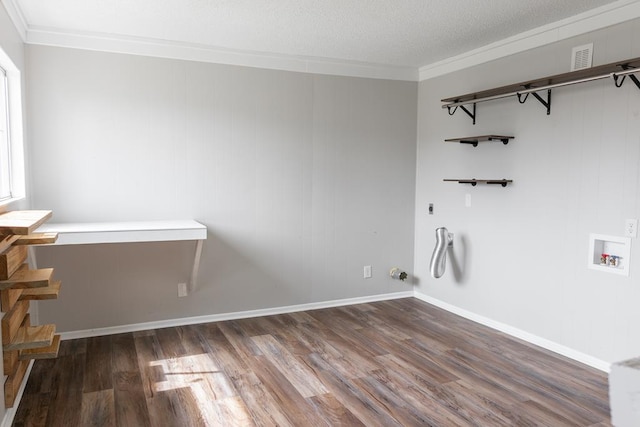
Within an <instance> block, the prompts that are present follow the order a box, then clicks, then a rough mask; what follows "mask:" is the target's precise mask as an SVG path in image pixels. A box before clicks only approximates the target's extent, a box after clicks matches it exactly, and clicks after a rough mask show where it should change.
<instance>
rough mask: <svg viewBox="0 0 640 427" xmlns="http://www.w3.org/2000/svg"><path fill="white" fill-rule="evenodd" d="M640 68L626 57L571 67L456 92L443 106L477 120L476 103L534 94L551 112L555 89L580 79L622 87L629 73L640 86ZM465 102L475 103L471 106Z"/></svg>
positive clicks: (639, 63) (637, 60)
mask: <svg viewBox="0 0 640 427" xmlns="http://www.w3.org/2000/svg"><path fill="white" fill-rule="evenodd" d="M638 72H640V58H633V59H626V60H622V61H618V62H612V63H609V64H605V65H599V66H596V67H591V68H587V69H584V70H578V71H571V72H568V73H562V74H556V75H553V76H548V77H543V78H540V79H536V80H529V81H524V82H521V83H514V84H510V85H507V86H501V87H498V88H494V89H487V90H482V91H479V92H473V93H468V94H465V95H459V96H454V97H451V98H445V99H442V100H441V102H443V103H444V105H443V106H442V108H446V109H447V110H448V112H449V115H453V114H454V113H455V112H456V110H457V109H458V107H460V108H461V109H462V110H463V111H464V112H465V113H466V114H467V115H468V116H470V117H471V119H472V120H473V124H475V123H476V103H478V102H484V101H491V100H494V99H501V98H507V97H511V96H517V97H518V101H519V102H520V103H521V104H524V102H525V101H526V100H527V98H528V97H529V94H532V95H533V96H534V98H536V99H537V100H538V101H539V102H540V103H541V104H542V105H543V106H544V107H545V108H546V110H547V114H550V113H551V89H553V88H557V87H562V86H568V85H573V84H578V83H586V82H590V81H594V80H601V79H607V78H612V79H613V80H614V84H615V86H616V87H621V86H622V83H623V82H624V81H625V79H626V77H627V76H628V77H629V79H630V80H631V81H632V82H633V83H634V84H635V85H636V86H637V87H638V89H640V80H638V78H637V77H636V76H634V73H638ZM545 90H546V91H547V97H546V99H544V98H543V97H541V96H540V95H538V94H537V93H536V92H541V91H545ZM465 105H472V109H471V110H469V109H468V108H466V107H465Z"/></svg>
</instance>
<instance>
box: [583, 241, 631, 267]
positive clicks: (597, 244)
mask: <svg viewBox="0 0 640 427" xmlns="http://www.w3.org/2000/svg"><path fill="white" fill-rule="evenodd" d="M630 259H631V239H630V238H629V237H620V236H606V235H604V234H593V233H592V234H590V235H589V259H588V260H587V266H588V267H589V268H590V269H592V270H598V271H603V272H606V273H613V274H620V275H622V276H629V263H630Z"/></svg>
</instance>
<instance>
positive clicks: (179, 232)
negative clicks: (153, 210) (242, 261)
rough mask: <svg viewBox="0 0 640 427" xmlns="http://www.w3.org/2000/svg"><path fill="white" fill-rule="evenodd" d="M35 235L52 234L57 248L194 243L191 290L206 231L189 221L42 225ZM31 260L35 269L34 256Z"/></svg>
mask: <svg viewBox="0 0 640 427" xmlns="http://www.w3.org/2000/svg"><path fill="white" fill-rule="evenodd" d="M37 233H42V234H56V235H57V236H58V238H57V240H56V241H55V243H53V245H58V246H59V245H92V244H104V243H135V242H169V241H184V240H195V241H196V250H195V254H194V257H193V268H192V269H191V277H190V278H189V288H190V289H191V290H194V289H195V286H196V279H197V277H198V270H199V268H200V256H201V254H202V245H203V242H204V241H205V240H206V239H207V227H206V226H204V225H203V224H200V223H199V222H197V221H193V220H178V221H132V222H91V223H63V224H44V225H42V226H41V227H39V228H38V229H37ZM31 258H32V261H33V264H34V265H35V264H36V257H35V254H33V255H32V257H31Z"/></svg>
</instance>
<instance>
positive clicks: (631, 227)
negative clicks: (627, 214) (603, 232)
mask: <svg viewBox="0 0 640 427" xmlns="http://www.w3.org/2000/svg"><path fill="white" fill-rule="evenodd" d="M624 235H625V236H627V237H638V220H637V219H628V220H626V221H625V222H624Z"/></svg>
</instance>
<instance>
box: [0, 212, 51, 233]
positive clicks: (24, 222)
mask: <svg viewBox="0 0 640 427" xmlns="http://www.w3.org/2000/svg"><path fill="white" fill-rule="evenodd" d="M51 214H52V213H51V211H11V212H7V213H4V214H2V215H0V232H2V233H3V234H19V235H27V234H31V233H33V232H34V231H35V230H36V229H37V228H38V227H40V226H41V225H42V224H43V223H44V222H45V221H46V220H48V219H49V218H51Z"/></svg>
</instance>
